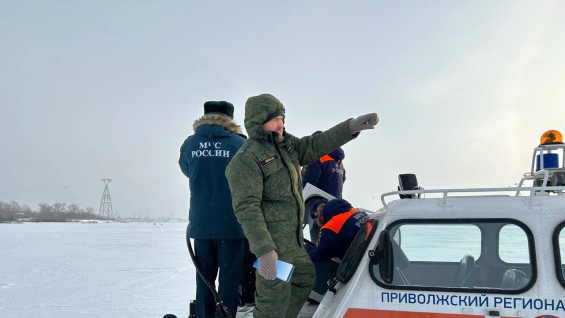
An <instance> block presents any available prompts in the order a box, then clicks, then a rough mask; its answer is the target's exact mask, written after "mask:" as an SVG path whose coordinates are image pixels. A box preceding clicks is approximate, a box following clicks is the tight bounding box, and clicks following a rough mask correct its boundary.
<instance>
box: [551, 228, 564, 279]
mask: <svg viewBox="0 0 565 318" xmlns="http://www.w3.org/2000/svg"><path fill="white" fill-rule="evenodd" d="M553 246H554V251H555V268H556V271H557V273H556V274H557V279H558V280H559V282H560V283H561V286H563V287H564V288H565V222H563V223H561V224H559V226H557V228H556V230H555V233H554V235H553Z"/></svg>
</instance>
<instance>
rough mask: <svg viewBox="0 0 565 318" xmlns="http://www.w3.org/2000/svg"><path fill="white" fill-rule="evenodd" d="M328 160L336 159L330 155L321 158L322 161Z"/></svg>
mask: <svg viewBox="0 0 565 318" xmlns="http://www.w3.org/2000/svg"><path fill="white" fill-rule="evenodd" d="M326 161H335V159H334V158H332V157H330V156H329V155H325V156H323V157H322V158H320V162H322V163H324V162H326Z"/></svg>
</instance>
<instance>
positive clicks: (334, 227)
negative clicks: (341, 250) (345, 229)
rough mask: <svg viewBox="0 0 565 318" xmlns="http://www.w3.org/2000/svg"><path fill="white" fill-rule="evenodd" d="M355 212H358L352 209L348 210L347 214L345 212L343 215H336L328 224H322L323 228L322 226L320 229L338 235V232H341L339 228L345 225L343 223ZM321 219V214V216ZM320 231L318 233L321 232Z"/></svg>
mask: <svg viewBox="0 0 565 318" xmlns="http://www.w3.org/2000/svg"><path fill="white" fill-rule="evenodd" d="M356 212H359V210H357V209H353V210H349V212H345V213H341V214H338V215H336V216H334V217H333V218H332V219H331V220H330V221H329V222H328V223H326V224H324V226H322V229H324V228H325V229H328V230H331V231H333V232H334V233H336V234H337V233H339V231H340V230H341V227H342V226H343V224H345V222H346V221H347V219H349V217H350V216H351V215H353V214H355V213H356ZM322 217H323V214H322ZM322 229H320V231H321V230H322Z"/></svg>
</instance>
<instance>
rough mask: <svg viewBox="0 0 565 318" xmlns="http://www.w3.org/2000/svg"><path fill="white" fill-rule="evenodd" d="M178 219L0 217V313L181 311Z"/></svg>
mask: <svg viewBox="0 0 565 318" xmlns="http://www.w3.org/2000/svg"><path fill="white" fill-rule="evenodd" d="M185 227H186V224H183V223H157V224H155V225H154V224H153V223H100V224H81V223H23V224H0V251H1V256H0V317H18V318H19V317H34V318H38V317H57V318H64V317H69V318H70V317H73V318H75V317H89V318H90V317H104V318H107V317H159V318H160V317H163V315H164V314H166V313H173V314H175V315H177V316H178V317H187V316H188V308H189V300H190V299H194V296H195V292H196V286H195V282H194V280H195V278H194V277H195V270H194V267H193V266H192V263H191V261H190V257H189V255H188V252H187V248H186V243H185V239H184V233H185Z"/></svg>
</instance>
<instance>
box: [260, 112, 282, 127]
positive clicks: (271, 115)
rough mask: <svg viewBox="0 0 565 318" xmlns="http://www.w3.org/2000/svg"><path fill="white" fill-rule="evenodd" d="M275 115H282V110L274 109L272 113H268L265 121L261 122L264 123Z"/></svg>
mask: <svg viewBox="0 0 565 318" xmlns="http://www.w3.org/2000/svg"><path fill="white" fill-rule="evenodd" d="M277 116H283V118H284V117H285V116H284V111H283V110H282V109H277V110H275V111H274V112H273V113H272V114H270V115H269V116H267V119H265V121H264V122H263V124H265V123H266V122H268V121H269V120H271V119H273V118H275V117H277Z"/></svg>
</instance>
